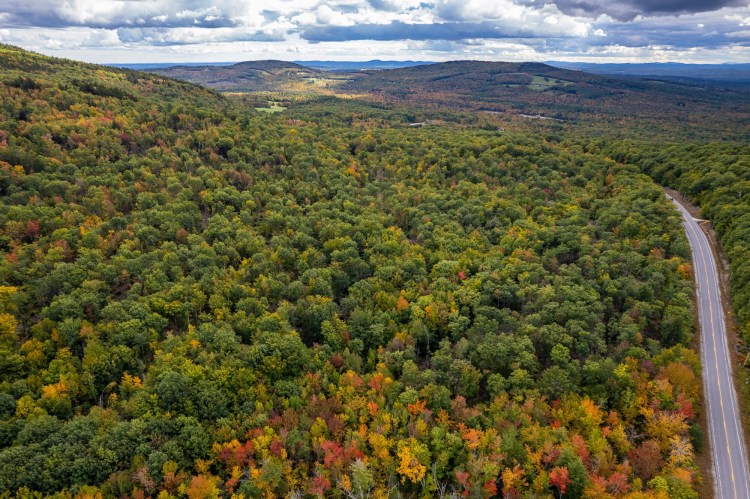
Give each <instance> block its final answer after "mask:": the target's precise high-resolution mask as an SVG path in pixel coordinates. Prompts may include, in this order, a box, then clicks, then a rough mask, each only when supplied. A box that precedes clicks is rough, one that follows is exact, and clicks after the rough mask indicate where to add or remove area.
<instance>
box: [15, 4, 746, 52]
mask: <svg viewBox="0 0 750 499" xmlns="http://www.w3.org/2000/svg"><path fill="white" fill-rule="evenodd" d="M555 1H556V2H557V5H562V6H563V7H561V8H558V6H557V5H556V3H555V2H553V1H533V0H491V1H490V0H330V1H326V0H210V1H209V0H158V1H156V0H2V1H0V39H1V40H3V41H5V42H9V43H16V44H19V45H22V46H24V47H26V48H29V49H32V50H40V51H44V52H46V53H51V54H59V55H65V56H68V57H71V56H72V57H76V58H84V59H87V60H92V61H97V62H112V61H125V60H126V59H131V58H139V62H143V61H145V60H157V59H159V60H172V59H173V58H175V57H177V58H184V59H185V60H187V59H189V58H201V59H202V60H205V61H208V60H213V61H217V60H220V61H229V60H243V59H248V58H253V57H254V58H261V57H263V56H264V54H265V55H267V56H268V57H275V58H294V59H303V58H304V59H314V58H332V59H336V58H343V59H364V58H370V57H377V58H391V59H416V58H422V59H426V58H430V59H433V60H444V59H455V58H496V59H508V60H522V59H528V60H550V59H555V58H557V59H563V58H568V59H570V58H580V59H584V58H607V57H608V58H614V59H618V60H625V59H629V58H641V60H663V58H664V57H673V58H675V59H678V60H683V61H685V60H693V61H697V60H699V59H701V60H703V59H706V58H715V60H716V61H724V60H730V59H731V60H737V59H738V58H740V57H746V55H747V52H748V50H750V49H748V47H746V45H748V44H750V32H748V30H747V29H743V28H745V27H746V26H750V6H748V7H725V8H722V9H718V8H717V9H716V10H714V11H709V12H704V13H698V14H682V15H679V16H665V15H646V14H644V13H642V14H641V15H639V16H637V17H635V18H634V19H632V20H631V21H627V22H625V21H618V20H616V19H614V18H613V17H610V16H608V15H607V14H605V13H602V14H601V15H599V16H598V17H593V16H592V15H587V16H586V17H583V16H582V15H579V13H578V12H576V10H575V9H571V8H570V5H567V7H565V5H566V4H564V3H561V2H572V1H573V0H555ZM576 1H578V0H576ZM717 1H720V0H717ZM578 3H579V4H582V2H578ZM640 3H643V4H644V5H645V3H647V2H645V0H644V1H642V2H640ZM652 3H653V2H652ZM724 3H726V2H724ZM717 5H718V4H717ZM606 7H607V8H602V9H599V10H601V11H602V12H608V8H609V7H612V5H610V4H607V6H606ZM612 8H614V7H612ZM597 9H598V7H597ZM594 10H596V9H594ZM610 10H611V9H610ZM613 12H614V14H612V13H610V14H611V15H612V16H616V15H617V11H616V9H615V10H613ZM347 37H348V38H347ZM363 38H365V39H363ZM410 39H412V40H410ZM413 39H416V40H413ZM685 58H689V59H685Z"/></svg>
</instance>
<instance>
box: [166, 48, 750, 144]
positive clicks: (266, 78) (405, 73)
mask: <svg viewBox="0 0 750 499" xmlns="http://www.w3.org/2000/svg"><path fill="white" fill-rule="evenodd" d="M243 64H249V65H250V66H251V67H252V65H253V64H260V65H261V67H263V65H264V63H262V62H259V63H242V64H239V65H236V66H231V67H229V68H226V67H205V68H202V69H195V68H172V69H162V70H158V71H156V72H157V73H159V74H163V75H168V76H172V77H175V78H181V79H185V80H187V81H191V82H194V83H199V84H202V85H205V86H208V87H210V88H214V89H216V90H222V91H244V92H254V91H258V90H264V91H275V92H286V93H297V94H299V93H302V94H313V95H315V94H324V95H339V96H344V97H347V98H351V97H358V98H361V99H368V100H370V101H375V102H377V103H379V104H381V105H382V104H385V105H388V106H397V107H398V106H401V107H411V108H422V109H424V108H433V109H452V110H463V111H473V112H493V113H501V114H503V115H504V117H506V119H507V118H512V117H514V116H515V117H517V116H522V115H526V116H534V117H537V119H538V117H539V116H541V117H543V118H553V119H556V120H559V122H564V123H568V124H572V125H574V126H575V127H576V129H577V130H578V131H579V132H580V131H585V132H586V133H589V134H601V133H606V134H608V135H610V136H618V135H625V136H630V138H637V137H639V136H644V135H648V136H651V137H658V138H661V139H670V138H679V140H685V139H689V138H693V137H699V138H704V139H713V138H716V137H717V136H721V137H725V138H733V139H743V138H744V139H746V138H747V137H748V136H750V118H749V116H750V86H747V85H746V86H743V85H740V84H736V82H735V84H734V87H733V88H731V89H729V88H722V87H721V86H717V84H715V83H712V84H710V85H709V84H707V83H706V82H701V81H692V82H679V81H654V80H648V79H638V78H633V77H629V78H618V77H613V76H604V75H594V74H590V73H586V72H583V71H573V70H568V69H561V68H556V67H552V66H549V65H546V64H541V63H508V62H480V61H454V62H446V63H438V64H425V65H420V66H413V67H407V68H397V69H386V70H371V71H353V72H342V71H336V72H327V71H318V70H312V69H310V70H308V69H304V70H303V69H300V67H299V66H297V65H293V64H291V63H287V64H289V68H284V69H283V70H281V71H270V70H269V71H261V70H257V71H254V72H252V73H251V74H250V76H247V75H248V72H247V70H245V69H244V66H243ZM282 67H283V66H282Z"/></svg>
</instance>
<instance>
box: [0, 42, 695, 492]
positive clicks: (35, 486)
mask: <svg viewBox="0 0 750 499" xmlns="http://www.w3.org/2000/svg"><path fill="white" fill-rule="evenodd" d="M0 51H1V53H0V95H2V99H1V100H0V495H13V496H18V497H37V496H39V495H40V494H47V495H52V494H56V493H62V494H61V495H58V497H70V496H71V495H78V497H81V498H84V497H102V496H103V497H127V496H133V497H141V498H144V497H157V496H159V497H163V498H170V497H184V496H187V497H189V498H203V497H219V496H231V495H233V494H236V497H284V496H296V497H299V496H303V497H344V496H355V497H364V496H367V495H372V496H375V497H386V496H388V495H390V496H394V495H399V496H401V497H430V496H431V497H434V496H439V495H441V494H442V495H444V496H448V495H452V496H458V495H464V496H471V497H490V496H498V495H501V494H502V495H504V496H507V497H518V496H521V495H529V496H531V495H535V496H539V497H550V496H553V497H566V498H574V497H582V496H583V495H584V494H585V495H586V496H588V497H631V498H649V497H651V498H664V497H688V498H692V497H697V496H698V492H697V490H698V489H699V487H700V486H701V483H702V477H701V473H700V471H699V470H698V467H697V466H696V459H695V457H696V451H700V449H701V446H702V437H701V431H700V427H699V426H698V425H697V423H696V421H697V417H698V415H699V413H700V393H701V391H700V383H699V379H700V366H699V362H698V356H697V354H696V353H695V352H694V351H693V350H691V349H690V348H689V347H688V345H689V342H690V340H691V335H692V327H693V316H692V315H691V284H690V280H689V275H690V272H691V269H690V266H689V263H688V261H687V259H688V258H689V248H688V246H687V241H686V239H685V237H684V234H683V232H682V228H681V225H680V218H679V215H678V214H677V213H676V211H675V210H674V208H673V207H672V206H671V204H670V203H669V202H668V201H667V200H666V198H665V197H664V196H663V194H662V191H661V190H660V189H659V188H658V187H657V186H656V185H655V184H654V183H653V182H652V181H651V180H650V179H649V178H648V177H645V176H643V175H641V174H639V173H638V172H637V171H636V170H635V169H633V168H627V167H624V166H622V165H618V164H616V163H615V162H614V161H612V160H611V159H608V158H607V157H605V156H603V155H598V154H595V153H592V152H586V150H585V149H584V148H582V147H581V146H580V145H579V144H578V143H577V142H575V141H572V140H569V139H563V138H561V137H560V136H558V135H552V134H547V133H544V134H526V133H522V132H517V133H515V132H514V133H511V132H509V133H498V132H497V131H491V130H482V129H480V128H479V127H473V126H457V125H453V126H451V125H435V126H432V127H431V128H409V127H404V126H403V125H402V123H390V122H388V121H387V120H386V119H385V118H383V119H382V120H381V121H380V122H375V121H374V120H370V119H368V116H367V115H366V113H364V112H362V111H361V110H360V111H358V112H357V113H356V115H355V116H354V117H353V116H352V115H353V113H352V112H351V110H350V108H349V107H343V104H341V103H340V102H338V101H335V100H331V101H330V102H329V108H328V109H327V114H326V115H325V116H324V117H320V116H318V117H316V119H315V121H313V120H312V119H309V120H308V119H306V118H305V116H304V115H303V114H295V111H294V109H290V110H288V111H287V112H285V113H283V114H274V115H267V114H264V113H259V112H257V111H255V110H253V109H244V108H243V107H242V100H240V99H237V100H232V101H229V100H228V98H227V99H224V98H221V97H219V96H217V95H215V94H214V93H211V92H209V91H206V90H203V89H200V88H198V87H195V86H192V85H188V84H183V83H178V82H175V81H173V80H169V79H164V78H163V77H157V76H153V75H146V74H142V73H137V72H133V71H122V70H114V69H111V68H104V67H97V66H91V65H85V64H80V63H73V62H70V61H61V60H55V59H50V58H47V57H43V56H40V55H37V54H31V53H28V52H23V51H20V50H17V49H14V48H12V47H7V46H2V47H1V48H0ZM230 103H231V105H229V104H230ZM337 106H342V107H341V108H340V107H337ZM376 123H377V126H376V125H375V124H376Z"/></svg>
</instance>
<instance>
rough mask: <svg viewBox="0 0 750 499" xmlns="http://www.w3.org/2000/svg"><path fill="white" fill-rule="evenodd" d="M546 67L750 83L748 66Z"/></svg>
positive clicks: (577, 64) (579, 64)
mask: <svg viewBox="0 0 750 499" xmlns="http://www.w3.org/2000/svg"><path fill="white" fill-rule="evenodd" d="M548 64H549V65H551V66H555V67H558V68H564V69H575V70H580V71H586V72H587V73H594V74H606V75H619V76H650V77H670V78H691V79H696V80H711V81H726V82H744V83H750V64H731V63H725V64H684V63H679V62H649V63H624V64H615V63H587V62H558V61H551V62H549V63H548Z"/></svg>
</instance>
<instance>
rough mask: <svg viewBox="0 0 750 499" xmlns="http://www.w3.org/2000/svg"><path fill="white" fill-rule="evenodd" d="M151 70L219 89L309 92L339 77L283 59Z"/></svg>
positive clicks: (337, 79)
mask: <svg viewBox="0 0 750 499" xmlns="http://www.w3.org/2000/svg"><path fill="white" fill-rule="evenodd" d="M151 72H152V73H155V74H159V75H162V76H168V77H170V78H176V79H180V80H186V81H189V82H191V83H195V84H198V85H203V86H205V87H208V88H211V89H213V90H217V91H220V92H279V91H305V92H309V91H315V90H316V88H321V87H324V86H325V82H326V80H331V81H339V78H338V77H336V76H334V75H329V74H328V73H326V72H324V71H320V70H317V69H312V68H308V67H305V66H301V65H299V64H295V63H293V62H283V61H250V62H240V63H238V64H233V65H231V66H175V67H171V68H162V69H153V70H151Z"/></svg>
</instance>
